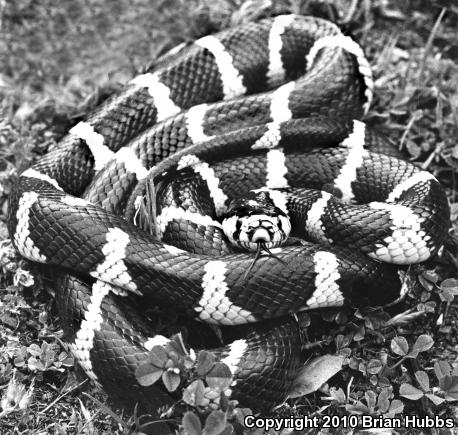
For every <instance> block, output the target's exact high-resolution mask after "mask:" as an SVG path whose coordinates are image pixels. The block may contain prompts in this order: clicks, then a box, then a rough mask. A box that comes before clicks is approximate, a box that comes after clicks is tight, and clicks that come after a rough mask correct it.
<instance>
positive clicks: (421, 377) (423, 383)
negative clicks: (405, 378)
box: [415, 370, 429, 392]
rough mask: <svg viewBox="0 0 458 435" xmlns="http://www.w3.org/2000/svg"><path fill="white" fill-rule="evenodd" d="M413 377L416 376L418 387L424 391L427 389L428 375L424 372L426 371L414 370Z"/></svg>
mask: <svg viewBox="0 0 458 435" xmlns="http://www.w3.org/2000/svg"><path fill="white" fill-rule="evenodd" d="M415 377H416V378H417V381H418V383H419V384H420V388H421V389H422V390H423V391H425V392H426V391H429V377H428V375H427V374H426V372H424V371H423V370H418V371H417V372H415Z"/></svg>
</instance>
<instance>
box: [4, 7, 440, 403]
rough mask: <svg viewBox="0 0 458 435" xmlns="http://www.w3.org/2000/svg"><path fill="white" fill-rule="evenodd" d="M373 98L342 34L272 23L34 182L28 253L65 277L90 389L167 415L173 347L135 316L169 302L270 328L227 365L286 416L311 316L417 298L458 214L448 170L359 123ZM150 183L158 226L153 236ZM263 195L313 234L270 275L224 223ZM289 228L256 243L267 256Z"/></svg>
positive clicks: (269, 265) (182, 309)
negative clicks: (161, 376) (417, 275)
mask: <svg viewBox="0 0 458 435" xmlns="http://www.w3.org/2000/svg"><path fill="white" fill-rule="evenodd" d="M372 85H373V84H372V79H371V71H370V68H369V65H368V62H367V60H366V59H365V57H364V54H363V52H362V50H361V48H360V47H359V46H358V45H357V44H356V43H355V42H354V41H353V40H351V39H350V38H349V37H347V36H344V35H343V34H342V33H341V32H340V30H339V29H338V28H337V27H336V26H335V25H334V24H332V23H330V22H327V21H325V20H322V19H319V18H313V17H303V16H295V15H283V16H277V17H274V18H269V19H264V20H260V21H258V22H256V23H249V24H245V25H242V26H239V27H236V28H232V29H228V30H225V31H223V32H221V33H219V34H216V35H213V36H206V37H204V38H202V39H199V40H197V41H195V42H194V43H193V44H190V45H187V46H185V47H179V48H178V49H176V50H174V51H172V52H169V53H168V54H166V55H165V56H164V57H162V58H161V59H160V60H159V61H158V62H156V63H155V64H154V66H152V67H151V68H149V69H147V70H146V71H145V72H144V73H142V74H140V75H139V76H137V77H135V78H134V79H133V80H132V81H131V82H130V83H128V84H127V85H126V87H125V89H124V91H123V92H121V93H120V94H118V95H116V96H114V97H112V98H111V99H109V100H108V101H107V102H106V103H105V104H103V105H102V106H101V107H100V108H99V109H97V110H96V111H95V112H94V113H91V114H90V115H89V116H88V117H87V119H86V120H85V121H84V122H80V123H78V124H77V125H75V126H74V127H73V128H72V129H71V130H70V132H69V134H68V135H67V136H66V137H65V138H64V139H63V140H62V141H61V142H60V144H59V146H58V147H56V148H54V149H52V150H51V151H50V152H49V153H48V154H47V155H45V156H44V157H43V158H41V159H40V160H39V161H38V163H36V164H34V165H33V166H32V167H31V168H30V169H28V170H26V171H25V172H23V173H22V174H21V175H20V177H19V178H18V182H17V184H16V186H15V188H14V190H13V192H12V193H11V196H10V202H9V217H8V228H9V232H10V235H11V238H12V240H13V244H14V246H15V247H16V249H17V250H18V252H19V253H20V254H21V255H22V256H24V257H25V258H27V259H29V260H32V261H35V262H40V263H45V264H47V265H50V266H56V267H57V269H58V270H60V271H61V273H62V277H61V278H60V280H59V284H58V290H57V294H56V297H57V300H58V306H59V311H60V316H61V319H62V322H63V325H64V329H65V331H66V332H67V335H68V341H69V345H70V347H71V349H72V351H73V353H74V354H75V356H76V357H77V359H78V361H79V364H80V365H81V366H82V367H83V368H84V370H85V371H86V373H87V375H88V376H89V377H90V378H92V379H93V380H96V381H98V382H99V383H100V384H102V386H103V387H104V388H105V389H106V390H107V391H108V392H109V393H110V394H111V395H113V396H117V397H121V398H123V399H124V400H128V401H130V403H131V404H132V405H133V404H134V403H135V402H136V401H140V402H143V403H146V404H147V405H148V406H149V410H151V409H152V408H153V407H155V406H157V405H159V404H160V403H163V402H164V401H166V400H167V398H168V396H167V395H166V393H165V392H162V390H160V389H158V388H153V387H141V386H140V385H138V383H137V381H136V379H135V370H136V369H137V368H138V366H139V365H140V364H142V362H144V361H145V360H146V359H147V353H148V349H150V348H151V347H152V346H153V345H154V344H158V343H163V342H164V340H165V339H164V337H162V336H156V337H155V334H156V332H157V331H156V330H155V329H154V327H153V326H152V325H151V324H150V323H148V322H147V321H146V320H145V319H143V318H142V313H141V312H140V313H137V312H133V308H132V307H133V306H137V308H138V307H140V308H142V307H145V306H146V302H145V301H148V302H149V303H151V301H152V302H153V303H155V304H159V306H165V307H168V308H169V309H170V307H173V310H174V311H176V312H177V313H178V314H179V315H180V316H187V317H189V318H191V319H196V320H198V321H199V322H206V323H213V324H220V325H241V324H246V323H255V322H260V326H259V327H257V326H256V327H251V328H250V329H249V331H248V332H247V335H245V336H243V337H242V338H239V339H237V340H235V341H234V342H232V343H230V344H229V345H227V346H226V347H224V348H221V349H219V350H218V352H219V355H220V356H221V358H222V359H223V361H224V362H225V363H226V364H227V365H228V366H229V368H230V369H231V371H232V372H233V374H234V384H233V386H232V397H233V398H236V399H238V400H239V401H240V402H241V403H242V404H243V405H244V406H250V407H252V408H253V409H256V410H266V409H269V408H271V407H272V406H273V405H274V404H276V403H278V402H279V401H281V400H282V399H283V398H284V397H285V395H286V393H287V392H288V390H289V388H290V386H291V382H292V380H293V378H294V376H295V374H296V372H297V370H298V367H299V365H300V364H301V344H302V343H301V336H300V331H299V328H298V325H297V322H296V321H295V319H294V316H291V313H295V312H298V311H302V310H305V309H311V308H318V307H325V306H339V305H342V304H345V303H349V304H352V305H355V306H366V305H374V306H375V305H381V304H385V303H387V302H390V301H392V300H394V299H395V298H396V297H397V296H398V295H399V291H400V286H401V282H400V278H399V275H398V270H399V267H402V265H405V264H411V263H418V262H421V261H424V260H427V259H428V258H430V257H431V256H433V255H435V253H436V252H437V251H438V249H439V248H440V246H441V245H442V243H443V241H444V239H445V236H446V233H447V228H448V226H449V209H448V204H447V200H446V197H445V194H444V192H443V190H442V189H441V186H440V185H439V183H438V182H437V180H436V179H435V178H434V177H433V176H432V175H431V174H430V173H428V172H425V171H421V170H419V169H417V168H416V167H415V166H413V165H412V164H409V163H406V162H404V161H402V160H398V159H397V158H395V157H390V156H387V155H383V154H379V153H377V152H375V151H371V147H374V148H375V149H376V148H377V147H383V146H384V144H385V143H386V142H385V140H384V139H383V138H382V137H381V136H379V135H378V134H376V133H375V132H373V131H372V130H370V129H369V128H367V127H366V126H365V124H364V123H362V122H361V121H359V120H358V119H359V118H360V117H361V116H362V115H363V113H364V112H365V111H367V109H368V107H369V105H370V101H371V98H372ZM147 186H154V189H155V193H156V196H155V198H156V201H155V203H154V205H155V207H156V218H155V221H154V223H153V224H152V230H153V231H145V230H143V229H141V228H139V227H138V226H136V224H138V212H139V205H140V204H141V203H142V201H144V198H145V196H146V192H147ZM305 186H306V187H307V188H308V189H311V190H307V189H305V188H304V187H305ZM253 189H257V190H258V191H261V192H262V193H261V194H260V195H261V197H262V198H263V201H267V202H268V203H269V204H270V205H269V207H271V208H272V209H275V210H277V211H280V212H281V213H283V215H284V216H285V217H288V216H289V218H290V220H291V224H292V235H293V236H294V237H293V238H292V239H288V240H287V242H286V244H285V245H283V246H276V247H274V248H272V249H271V250H270V253H269V255H266V253H265V252H263V251H262V250H261V252H258V253H257V254H256V257H257V258H256V259H255V261H253V258H254V256H255V254H253V253H252V252H251V253H250V252H248V251H244V250H243V249H242V248H243V247H244V246H246V245H247V243H248V239H246V240H245V242H244V243H242V242H240V243H239V244H238V245H237V244H236V245H235V246H234V245H233V244H231V243H229V239H231V238H234V239H235V238H236V235H235V233H238V235H239V236H240V234H239V233H240V231H241V226H242V224H241V223H240V221H238V220H237V219H238V218H239V217H240V216H239V215H238V214H237V213H238V212H234V213H232V221H231V220H230V219H231V218H229V223H228V224H227V225H226V224H225V225H226V227H228V228H232V229H233V230H229V238H228V237H227V236H226V235H225V234H224V232H223V226H224V225H222V223H221V219H222V216H223V215H224V213H225V212H226V211H227V210H228V207H230V203H231V200H233V199H234V198H238V197H239V196H240V195H248V196H249V195H250V191H251V190H253ZM258 196H259V194H258ZM247 201H248V202H247V203H245V205H246V204H248V205H250V204H254V203H253V202H251V203H250V201H253V200H252V199H247ZM242 209H243V207H242ZM269 213H270V212H269ZM269 216H270V214H269ZM264 221H266V222H267V224H266V225H270V217H268V218H266V219H264V218H259V216H258V218H256V219H252V220H251V221H250V222H251V223H250V225H254V226H256V225H257V226H258V227H259V226H262V225H264V224H265V222H264ZM281 222H282V223H283V226H285V225H286V226H287V225H289V224H285V221H281ZM250 231H251V230H250ZM256 231H257V230H256ZM269 231H270V227H264V228H263V229H262V231H261V232H259V231H258V233H257V235H256V237H255V236H253V234H254V233H253V231H252V232H251V233H250V234H251V235H249V236H247V237H248V238H250V237H251V241H252V242H254V243H255V244H256V243H260V242H259V240H263V242H262V243H264V245H265V240H266V239H265V237H267V236H265V237H264V236H262V234H264V235H265V234H267V233H269ZM272 231H273V230H272ZM151 232H153V234H151ZM248 232H249V231H248ZM231 234H232V236H234V237H232V236H231ZM260 234H261V235H260ZM272 234H273V232H272ZM272 234H271V236H272ZM158 236H160V238H161V240H159V237H158ZM263 237H264V238H263ZM272 237H274V236H272ZM285 237H286V236H285ZM285 237H283V236H282V237H281V238H285ZM298 237H303V238H305V239H306V240H307V241H302V242H297V238H298ZM264 247H266V245H265V246H264ZM266 249H267V248H266ZM389 263H391V264H389ZM393 263H394V264H393ZM399 265H401V266H399ZM266 319H277V320H272V321H264V322H261V321H263V320H266ZM156 326H157V325H156Z"/></svg>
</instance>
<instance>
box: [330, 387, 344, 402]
mask: <svg viewBox="0 0 458 435" xmlns="http://www.w3.org/2000/svg"><path fill="white" fill-rule="evenodd" d="M328 394H329V396H330V397H331V398H332V399H333V400H334V401H336V402H337V403H342V404H343V403H346V402H347V397H346V396H345V393H344V391H343V390H342V388H339V389H337V388H335V387H331V388H330V389H329V392H328Z"/></svg>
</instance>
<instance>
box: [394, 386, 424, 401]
mask: <svg viewBox="0 0 458 435" xmlns="http://www.w3.org/2000/svg"><path fill="white" fill-rule="evenodd" d="M399 394H400V395H401V396H403V397H406V398H407V399H410V400H418V399H421V398H422V397H423V396H424V394H423V391H421V390H419V389H418V388H416V387H414V386H413V385H410V384H402V385H401V388H400V389H399Z"/></svg>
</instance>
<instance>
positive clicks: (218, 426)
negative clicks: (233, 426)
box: [204, 411, 226, 435]
mask: <svg viewBox="0 0 458 435" xmlns="http://www.w3.org/2000/svg"><path fill="white" fill-rule="evenodd" d="M225 427H226V414H225V413H224V412H222V411H212V412H211V413H210V415H209V416H208V417H207V420H205V426H204V434H205V435H219V434H220V433H221V432H222V431H223V430H224V428H225Z"/></svg>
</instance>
